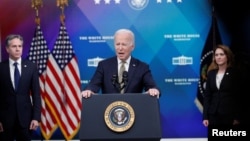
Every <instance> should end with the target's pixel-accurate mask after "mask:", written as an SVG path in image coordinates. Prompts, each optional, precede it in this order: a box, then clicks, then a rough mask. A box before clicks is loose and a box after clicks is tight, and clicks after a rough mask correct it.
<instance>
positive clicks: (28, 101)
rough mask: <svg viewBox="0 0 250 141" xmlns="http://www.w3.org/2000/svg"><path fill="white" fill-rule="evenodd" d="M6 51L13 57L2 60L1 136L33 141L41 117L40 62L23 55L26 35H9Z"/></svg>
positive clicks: (0, 86)
mask: <svg viewBox="0 0 250 141" xmlns="http://www.w3.org/2000/svg"><path fill="white" fill-rule="evenodd" d="M6 51H7V53H8V54H9V59H8V60H6V61H3V62H1V63H0V140H1V141H14V140H16V141H29V140H31V136H32V135H31V131H32V130H36V129H37V127H38V126H39V121H40V120H41V96H40V88H39V76H38V70H37V68H36V64H34V63H32V62H30V61H28V60H22V59H21V56H22V51H23V38H22V36H20V35H9V36H8V37H7V38H6ZM14 62H16V63H17V70H18V71H17V72H18V73H17V74H18V75H19V77H20V78H19V80H16V78H17V76H16V75H15V66H13V64H14ZM15 81H18V82H17V83H18V84H16V82H15Z"/></svg>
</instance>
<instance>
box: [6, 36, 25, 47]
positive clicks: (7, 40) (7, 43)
mask: <svg viewBox="0 0 250 141" xmlns="http://www.w3.org/2000/svg"><path fill="white" fill-rule="evenodd" d="M13 39H20V40H21V41H22V42H23V37H22V36H21V35H18V34H10V35H8V36H7V37H6V39H5V46H6V47H8V46H9V45H10V41H11V40H13Z"/></svg>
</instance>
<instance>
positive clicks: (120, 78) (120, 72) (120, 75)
mask: <svg viewBox="0 0 250 141" xmlns="http://www.w3.org/2000/svg"><path fill="white" fill-rule="evenodd" d="M121 63H122V64H121V66H120V70H119V75H118V78H119V83H120V88H121V89H120V92H121V93H124V88H123V86H124V82H123V81H122V77H123V76H122V75H123V72H124V71H125V63H126V62H121Z"/></svg>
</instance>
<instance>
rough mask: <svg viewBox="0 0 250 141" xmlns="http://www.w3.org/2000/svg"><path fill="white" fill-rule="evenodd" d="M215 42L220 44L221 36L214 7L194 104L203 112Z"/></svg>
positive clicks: (202, 56) (203, 51) (201, 61)
mask: <svg viewBox="0 0 250 141" xmlns="http://www.w3.org/2000/svg"><path fill="white" fill-rule="evenodd" d="M217 44H221V36H220V31H219V27H218V23H217V19H216V15H215V12H214V9H213V11H212V24H211V27H210V31H209V33H208V36H207V40H206V42H205V46H204V48H203V50H202V53H201V60H200V79H199V84H198V89H197V96H196V98H195V104H196V106H197V107H198V109H199V110H200V112H203V97H204V92H205V86H206V80H207V72H208V70H210V69H211V68H210V67H209V66H210V64H211V62H212V59H213V49H214V48H215V47H216V45H217Z"/></svg>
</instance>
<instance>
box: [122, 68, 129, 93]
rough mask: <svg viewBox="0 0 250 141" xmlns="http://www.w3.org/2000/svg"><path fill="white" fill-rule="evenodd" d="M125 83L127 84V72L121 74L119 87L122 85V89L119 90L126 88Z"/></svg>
mask: <svg viewBox="0 0 250 141" xmlns="http://www.w3.org/2000/svg"><path fill="white" fill-rule="evenodd" d="M127 82H128V72H127V71H124V72H123V73H122V82H121V83H120V85H121V84H122V83H123V85H122V87H121V88H120V90H122V89H124V88H125V87H126V86H127Z"/></svg>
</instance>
